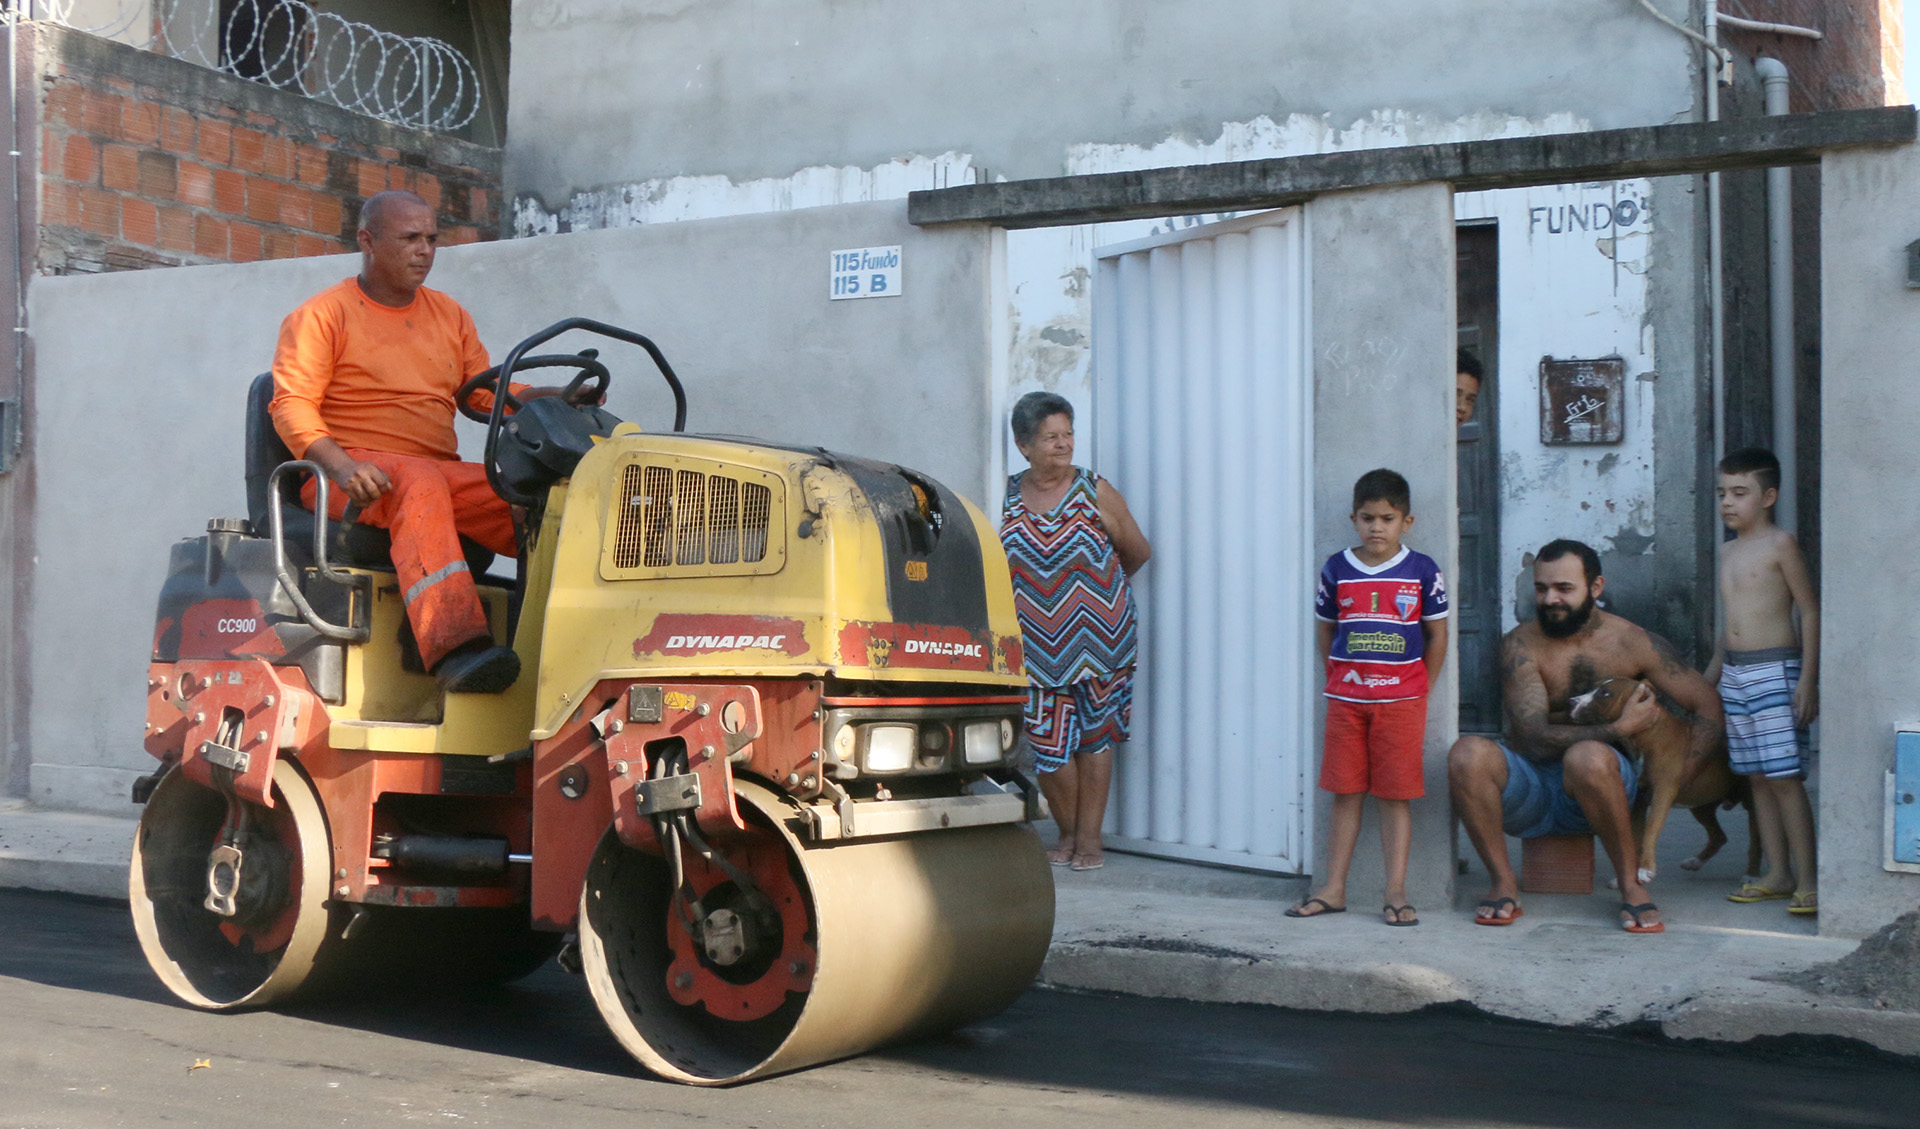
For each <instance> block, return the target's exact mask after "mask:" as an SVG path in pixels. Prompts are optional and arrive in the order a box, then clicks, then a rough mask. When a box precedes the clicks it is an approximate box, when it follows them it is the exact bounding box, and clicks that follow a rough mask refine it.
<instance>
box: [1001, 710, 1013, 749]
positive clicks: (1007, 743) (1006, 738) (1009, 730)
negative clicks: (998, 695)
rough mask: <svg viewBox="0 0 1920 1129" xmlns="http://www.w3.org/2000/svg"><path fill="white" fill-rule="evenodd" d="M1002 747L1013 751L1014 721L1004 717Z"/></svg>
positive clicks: (1002, 719)
mask: <svg viewBox="0 0 1920 1129" xmlns="http://www.w3.org/2000/svg"><path fill="white" fill-rule="evenodd" d="M1000 748H1001V749H1002V750H1004V751H1007V752H1012V751H1013V722H1011V721H1009V720H1007V719H1006V718H1004V717H1003V718H1001V719H1000Z"/></svg>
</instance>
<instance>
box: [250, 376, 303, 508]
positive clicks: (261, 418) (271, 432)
mask: <svg viewBox="0 0 1920 1129" xmlns="http://www.w3.org/2000/svg"><path fill="white" fill-rule="evenodd" d="M272 406H273V374H272V373H270V372H263V373H261V374H260V375H259V376H256V377H254V378H253V385H252V386H251V387H249V388H248V389H247V520H248V521H251V522H252V523H253V528H254V529H255V530H256V531H257V532H259V533H262V534H265V533H267V532H268V531H269V527H268V524H267V523H268V518H267V479H268V477H269V476H271V475H272V474H273V470H274V468H275V467H277V466H279V465H280V464H281V463H288V462H292V461H293V452H292V451H290V450H288V449H287V443H286V440H284V439H282V438H280V432H279V431H277V430H275V429H274V426H273V415H272V413H271V411H270V410H269V409H271V407H272ZM281 486H282V490H281V495H282V498H283V500H285V501H289V502H292V503H293V504H294V505H295V506H298V505H300V482H299V479H298V478H296V477H294V476H291V475H289V476H288V477H287V478H285V479H283V480H282V481H281Z"/></svg>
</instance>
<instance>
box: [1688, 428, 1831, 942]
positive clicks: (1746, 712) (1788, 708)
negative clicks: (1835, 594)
mask: <svg viewBox="0 0 1920 1129" xmlns="http://www.w3.org/2000/svg"><path fill="white" fill-rule="evenodd" d="M1718 494H1719V496H1720V518H1721V520H1722V521H1724V522H1726V525H1727V528H1728V529H1731V530H1733V532H1734V535H1735V536H1734V539H1733V540H1731V541H1729V542H1727V543H1726V545H1725V546H1724V547H1723V548H1722V549H1721V560H1720V603H1721V607H1723V608H1724V609H1725V610H1726V628H1725V629H1724V630H1723V631H1722V633H1721V636H1720V645H1719V646H1718V647H1716V648H1715V649H1714V653H1713V662H1712V663H1710V664H1708V666H1707V681H1709V682H1713V683H1717V684H1718V685H1719V687H1720V700H1721V701H1722V702H1723V703H1724V704H1725V705H1726V708H1727V755H1728V757H1729V758H1730V759H1731V760H1732V761H1733V770H1734V771H1735V772H1738V773H1743V774H1745V775H1746V777H1747V779H1749V780H1751V781H1752V782H1753V821H1754V823H1755V825H1756V826H1757V827H1758V830H1759V832H1760V846H1761V849H1762V850H1763V851H1764V852H1765V853H1766V857H1767V872H1766V873H1765V874H1763V875H1761V876H1760V877H1759V878H1758V879H1755V880H1754V881H1752V882H1747V883H1744V884H1742V885H1741V887H1740V888H1739V889H1738V890H1735V891H1734V892H1733V893H1731V894H1728V895H1727V900H1728V901H1733V902H1770V901H1775V900H1784V901H1786V903H1787V912H1788V913H1792V914H1800V915H1806V916H1811V915H1812V914H1815V913H1818V912H1819V907H1820V898H1819V895H1818V894H1817V893H1816V892H1815V890H1814V886H1815V874H1814V852H1813V808H1812V805H1811V804H1810V803H1809V802H1808V800H1807V786H1806V783H1805V780H1806V775H1807V752H1806V745H1805V742H1804V739H1803V736H1802V735H1803V732H1804V730H1805V728H1806V727H1807V726H1808V725H1810V724H1812V723H1813V719H1814V717H1815V716H1816V715H1817V714H1818V713H1819V711H1820V703H1819V698H1818V696H1817V695H1816V688H1817V679H1818V674H1819V663H1820V597H1819V594H1818V593H1816V592H1815V591H1814V588H1813V577H1812V576H1811V575H1810V574H1809V573H1808V572H1807V562H1806V558H1804V557H1802V556H1801V555H1800V544H1799V542H1797V541H1795V540H1794V539H1793V534H1791V533H1788V532H1787V531H1786V530H1784V529H1781V528H1780V527H1779V526H1777V525H1775V524H1773V507H1774V504H1775V503H1776V502H1778V501H1779V500H1780V460H1779V459H1777V458H1775V457H1774V455H1773V452H1771V451H1764V450H1761V449H1760V448H1758V447H1748V448H1745V449H1743V450H1739V451H1734V452H1732V453H1731V454H1729V455H1728V456H1727V457H1726V458H1724V459H1722V460H1721V461H1720V488H1719V490H1718ZM1796 609H1797V610H1798V611H1799V613H1800V630H1799V632H1798V633H1796V632H1795V631H1794V622H1793V620H1794V612H1795V610H1796Z"/></svg>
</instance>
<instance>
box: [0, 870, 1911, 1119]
mask: <svg viewBox="0 0 1920 1129" xmlns="http://www.w3.org/2000/svg"><path fill="white" fill-rule="evenodd" d="M202 1062H204V1063H205V1065H203V1066H197V1068H196V1064H199V1063H202ZM409 1123H425V1124H434V1125H448V1126H529V1127H533V1126H538V1127H540V1129H553V1127H564V1129H596V1127H600V1126H607V1127H614V1126H618V1127H620V1129H634V1127H635V1126H646V1127H648V1129H652V1127H656V1126H683V1125H684V1126H741V1127H750V1129H776V1127H779V1129H786V1127H790V1126H791V1127H801V1126H821V1127H824V1129H870V1127H871V1129H896V1127H900V1126H918V1125H940V1126H943V1127H944V1126H953V1127H966V1126H991V1127H993V1129H1015V1127H1027V1126H1046V1127H1054V1126H1061V1127H1073V1129H1078V1127H1082V1126H1084V1127H1089V1129H1092V1127H1098V1129H1132V1127H1135V1126H1139V1127H1145V1126H1155V1127H1158V1126H1165V1125H1202V1124H1204V1125H1205V1126H1207V1127H1208V1129H1215V1127H1232V1126H1241V1125H1249V1126H1250V1125H1262V1126H1271V1125H1287V1126H1334V1125H1368V1126H1378V1125H1435V1126H1441V1125H1444V1126H1449V1127H1458V1126H1539V1127H1543V1129H1544V1127H1555V1129H1558V1127H1566V1129H1587V1127H1592V1129H1622V1127H1631V1129H1655V1127H1665V1126H1674V1127H1681V1129H1713V1127H1718V1126H1736V1127H1740V1129H1775V1127H1781V1126H1836V1127H1842V1126H1843V1127H1846V1129H1862V1127H1876V1126H1887V1127H1899V1129H1911V1127H1912V1126H1915V1125H1917V1124H1920V1064H1914V1063H1912V1062H1909V1061H1905V1060H1896V1059H1892V1058H1888V1057H1885V1056H1881V1055H1879V1054H1877V1053H1876V1052H1868V1051H1856V1050H1851V1049H1849V1048H1848V1047H1846V1046H1843V1045H1834V1044H1814V1043H1804V1044H1795V1045H1787V1044H1777V1045H1775V1046H1773V1047H1771V1048H1768V1049H1765V1050H1757V1051H1756V1050H1744V1049H1742V1050H1729V1049H1725V1048H1718V1047H1705V1046H1691V1045H1684V1046H1683V1045H1675V1044H1671V1043H1665V1042H1660V1041H1657V1040H1651V1039H1649V1040H1634V1039H1623V1038H1618V1037H1603V1036H1594V1035H1582V1034H1573V1033H1568V1032H1563V1031H1554V1030H1547V1029H1542V1028H1534V1027H1526V1026H1520V1025H1516V1024H1512V1023H1506V1022H1500V1021H1494V1020H1488V1019H1484V1018H1481V1017H1478V1016H1474V1015H1464V1014H1422V1015H1416V1016H1400V1017H1362V1016H1338V1015H1332V1016H1330V1015H1319V1014H1303V1013H1295V1012H1283V1011H1278V1010H1274V1009H1269V1008H1254V1007H1228V1006H1220V1005H1201V1004H1186V1003H1176V1002H1168V1001H1159V1000H1137V999H1127V998H1117V997H1103V996H1090V995H1077V994H1068V993H1061V992H1050V991H1034V992H1029V993H1028V994H1027V995H1026V996H1025V997H1024V998H1023V999H1022V1000H1021V1001H1020V1002H1019V1003H1018V1004H1016V1005H1015V1006H1014V1007H1013V1008H1012V1009H1011V1010H1009V1011H1008V1012H1007V1013H1005V1014H1004V1015H1001V1016H999V1017H997V1018H995V1019H993V1020H991V1021H989V1022H987V1023H984V1024H980V1025H977V1026H974V1027H971V1028H968V1029H966V1030H964V1031H962V1032H959V1033H957V1034H955V1035H952V1036H950V1037H947V1038H944V1039H940V1040H935V1041H931V1042H925V1043H919V1044H915V1045H912V1046H907V1047H899V1048H893V1049H890V1050H885V1051H881V1052H877V1053H874V1054H871V1055H867V1056H865V1057H863V1058H859V1059H855V1060H852V1061H848V1062H843V1063H837V1064H832V1065H828V1066H822V1067H816V1068H814V1069H812V1070H806V1071H801V1072H799V1073H797V1074H791V1075H787V1076H785V1077H781V1078H775V1079H770V1080H768V1081H765V1082H760V1083H756V1084H753V1085H748V1086H742V1087H737V1088H735V1089H731V1090H718V1091H716V1090H700V1089H694V1088H690V1087H683V1086H675V1085H670V1084H665V1083H660V1082H656V1081H653V1080H651V1079H650V1078H648V1077H646V1076H645V1075H643V1074H642V1073H641V1072H640V1071H639V1069H638V1068H637V1067H636V1066H635V1065H633V1063H632V1062H631V1060H630V1059H628V1058H627V1056H626V1054H625V1053H624V1052H623V1051H621V1050H620V1048H619V1047H618V1045H616V1044H615V1043H614V1041H613V1039H612V1037H611V1036H609V1035H608V1034H606V1033H605V1031H604V1030H603V1029H602V1027H601V1025H600V1022H599V1018H598V1015H597V1014H596V1013H595V1011H594V1009H593V1005H592V1003H591V1001H590V1000H589V999H588V996H587V992H586V987H585V985H584V984H583V983H582V982H581V981H580V980H578V979H576V978H574V977H570V976H568V975H566V974H565V973H563V972H561V971H560V970H559V969H558V968H557V967H554V966H552V965H549V966H548V967H547V968H546V969H543V970H542V971H541V972H539V973H536V974H535V975H534V976H532V977H529V978H528V979H527V980H525V981H522V982H521V983H519V984H516V985H513V986H511V987H508V988H504V989H497V990H491V991H488V992H484V993H481V994H478V995H474V996H469V997H467V998H463V999H427V1000H421V999H414V1000H403V1001H395V1000H387V1001H381V1002H371V1001H366V1002H356V1003H350V1004H347V1003H342V1004H330V1005H327V1006H324V1007H319V1006H316V1007H308V1008H305V1009H303V1010H300V1011H298V1012H297V1013H272V1012H266V1013H252V1014H246V1015H208V1014H204V1013H201V1012H197V1011H194V1010H191V1009H189V1008H186V1007H183V1006H180V1005H177V1004H175V1003H174V1002H173V1001H172V997H170V996H169V995H167V994H166V993H165V991H164V990H163V989H162V988H161V987H160V984H159V982H158V981H157V980H155V979H154V978H153V976H152V975H151V974H150V973H149V972H148V970H147V967H146V964H145V962H144V961H143V960H142V959H141V956H140V951H139V946H138V944H137V943H136V942H135V940H134V938H133V930H132V927H131V926H130V924H129V923H128V921H127V916H126V907H125V906H123V905H120V904H116V903H110V902H101V901H92V900H88V899H83V898H73V897H67V896H62V895H48V894H32V893H26V892H20V891H0V1129H28V1127H31V1129H43V1127H49V1129H50V1127H59V1129H104V1127H109V1126H129V1127H143V1129H144V1127H149V1126H173V1125H178V1126H212V1127H228V1126H232V1127H234V1129H241V1127H245V1129H263V1127H264V1129H310V1127H318V1126H340V1125H347V1126H387V1125H401V1124H409Z"/></svg>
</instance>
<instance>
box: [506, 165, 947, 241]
mask: <svg viewBox="0 0 1920 1129" xmlns="http://www.w3.org/2000/svg"><path fill="white" fill-rule="evenodd" d="M980 180H981V176H980V171H979V170H977V169H975V168H974V167H973V158H971V157H969V156H966V155H964V154H960V153H942V154H940V155H939V156H937V157H918V156H916V157H902V158H900V159H898V160H894V161H889V162H887V163H886V164H884V165H876V166H875V167H873V168H870V169H861V168H852V167H841V166H833V165H821V166H817V167H814V168H807V169H801V170H800V171H799V172H796V173H794V174H792V175H791V176H785V177H778V178H775V177H768V178H765V179H761V180H751V181H747V182H745V183H735V182H734V181H732V180H729V179H727V178H726V177H724V176H675V177H658V178H655V179H653V180H643V181H639V182H638V183H634V184H616V185H610V186H607V187H602V188H594V189H584V190H581V191H578V192H575V193H574V194H573V196H572V198H571V199H569V200H568V201H567V202H566V203H565V204H563V205H561V206H559V207H557V208H549V207H548V206H547V205H546V204H545V203H544V202H542V201H541V200H540V199H539V198H538V197H535V196H520V197H517V198H515V200H514V202H513V234H514V236H515V237H516V238H523V237H525V236H529V235H560V234H564V233H566V232H569V231H590V230H596V229H599V228H607V227H638V226H640V225H641V224H648V223H667V222H671V221H674V220H698V219H713V218H715V217H717V216H740V215H755V214H758V213H761V212H784V211H789V210H791V209H794V208H815V207H823V206H826V205H830V204H854V203H861V202H865V201H869V200H897V199H901V198H903V197H905V196H906V194H907V193H909V192H914V191H918V190H920V189H923V188H948V187H952V186H953V185H958V184H977V183H979V181H980Z"/></svg>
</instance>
